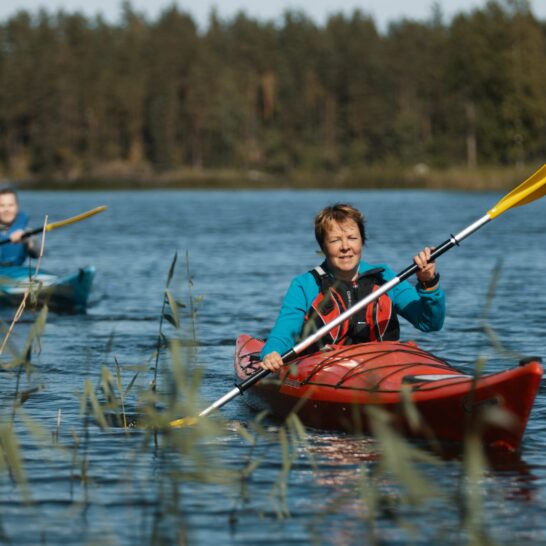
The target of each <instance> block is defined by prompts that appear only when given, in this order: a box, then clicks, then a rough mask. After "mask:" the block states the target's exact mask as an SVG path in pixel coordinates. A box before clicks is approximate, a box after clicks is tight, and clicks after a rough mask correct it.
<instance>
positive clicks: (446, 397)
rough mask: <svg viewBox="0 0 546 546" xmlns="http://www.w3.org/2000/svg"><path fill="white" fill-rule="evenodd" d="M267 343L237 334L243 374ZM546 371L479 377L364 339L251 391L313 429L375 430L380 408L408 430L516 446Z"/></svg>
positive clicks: (529, 367)
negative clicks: (376, 411) (475, 436)
mask: <svg viewBox="0 0 546 546" xmlns="http://www.w3.org/2000/svg"><path fill="white" fill-rule="evenodd" d="M262 346H263V342H262V341H260V340H257V339H255V338H252V337H250V336H248V335H242V336H240V337H239V338H238V340H237V343H236V352H235V372H236V376H237V378H238V379H239V380H244V379H246V378H247V377H248V376H249V375H251V374H252V373H253V372H254V371H255V370H257V369H258V361H259V357H258V356H257V355H258V354H259V352H260V350H261V348H262ZM542 374H543V369H542V366H541V363H540V359H538V358H533V359H529V361H528V362H526V363H524V364H522V365H520V366H517V367H515V368H512V369H510V370H506V371H504V372H500V373H495V374H488V375H483V376H481V377H479V378H477V379H476V378H475V377H474V376H473V375H466V374H462V373H461V372H459V371H457V370H456V369H454V368H453V367H451V366H450V365H449V364H447V363H446V362H445V361H442V360H440V359H439V358H438V357H436V356H435V355H433V354H431V353H428V352H426V351H423V350H422V349H420V348H419V347H417V345H415V344H414V343H411V342H410V343H401V342H383V343H365V344H359V345H353V346H348V347H344V346H338V347H334V348H333V350H331V351H326V352H321V353H315V354H312V355H306V356H303V357H300V358H298V359H296V360H295V361H294V362H293V363H292V364H291V365H290V366H287V367H286V368H285V370H283V371H282V372H281V374H280V375H278V374H275V375H271V376H268V377H267V378H265V379H263V380H262V381H260V382H259V383H258V384H256V385H255V386H254V387H253V388H252V389H249V390H248V391H247V392H245V393H244V398H245V400H246V401H247V402H248V403H249V405H251V406H252V407H254V408H255V409H258V410H263V409H266V410H268V411H269V412H270V413H271V414H272V415H274V416H276V417H279V418H285V417H286V416H288V415H289V414H290V413H291V412H292V411H296V412H297V414H298V416H299V418H300V419H301V421H302V422H303V423H304V424H305V425H306V426H309V427H314V428H320V429H329V430H342V431H348V432H369V431H370V429H371V428H373V425H374V419H373V409H372V408H376V409H381V410H384V411H385V412H387V414H388V415H389V420H390V422H391V423H392V424H393V425H394V426H395V427H396V428H397V429H398V430H400V431H401V432H402V433H403V434H405V435H406V436H410V437H415V438H426V439H429V440H431V439H435V440H440V441H450V442H462V441H463V439H464V437H465V434H467V433H468V432H469V431H471V430H473V431H476V432H478V433H479V434H480V436H481V437H482V439H483V442H484V444H485V445H486V446H488V447H491V448H499V449H507V450H517V449H519V447H520V444H521V440H522V438H523V434H524V432H525V427H526V425H527V421H528V418H529V415H530V412H531V409H532V407H533V403H534V400H535V397H536V394H537V391H538V388H539V386H540V380H541V377H542ZM371 409H372V411H370V410H371ZM415 410H417V411H415ZM493 410H494V411H493Z"/></svg>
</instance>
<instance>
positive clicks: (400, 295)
mask: <svg viewBox="0 0 546 546" xmlns="http://www.w3.org/2000/svg"><path fill="white" fill-rule="evenodd" d="M315 238H316V240H317V242H318V244H319V246H320V248H321V250H322V252H323V253H324V255H325V256H326V259H325V260H324V262H323V263H322V264H321V265H320V266H319V267H316V268H315V269H313V270H312V271H308V272H307V273H304V274H303V275H299V276H298V277H296V278H294V279H293V280H292V283H291V284H290V287H289V288H288V291H287V293H286V295H285V297H284V300H283V302H282V305H281V310H280V312H279V315H278V317H277V320H276V322H275V325H274V327H273V330H272V331H271V333H270V335H269V337H268V338H267V342H266V344H265V345H264V348H263V350H262V353H261V357H262V364H261V365H262V367H263V368H265V369H268V370H270V371H273V372H274V371H278V370H279V369H280V368H281V366H282V365H283V361H282V359H281V355H282V354H283V353H285V352H286V351H288V350H290V349H291V348H292V347H293V346H294V345H295V344H296V343H297V342H298V341H299V340H302V339H304V338H306V337H307V336H309V335H310V334H312V333H313V332H315V331H316V330H317V329H318V328H320V327H321V326H323V325H324V324H326V323H328V322H330V321H331V320H333V319H335V318H336V317H337V316H339V315H340V314H341V313H342V312H343V311H345V310H346V309H348V308H349V307H351V306H352V305H354V303H356V301H358V300H361V299H362V298H364V297H366V296H367V295H369V294H370V293H371V292H372V291H373V290H375V289H377V288H378V287H379V286H381V285H382V284H384V283H385V282H388V281H389V280H391V279H393V278H394V277H395V276H396V274H395V272H394V271H393V270H392V269H391V268H390V267H388V266H387V265H384V264H380V265H372V264H368V263H367V262H365V261H362V260H361V255H362V248H363V247H364V244H365V241H366V232H365V229H364V217H363V215H362V213H361V212H360V211H359V210H357V209H356V208H354V207H352V206H351V205H349V204H346V203H337V204H334V205H331V206H328V207H326V208H324V209H323V210H322V211H320V212H319V213H318V214H317V216H316V217H315ZM431 251H432V249H431V248H429V247H425V248H424V249H423V250H422V251H421V252H419V253H418V254H417V255H416V256H415V257H414V258H413V260H414V262H415V264H416V265H417V267H418V270H417V273H416V276H417V281H418V282H417V286H416V287H415V286H413V285H412V284H411V283H409V282H408V281H402V282H400V283H399V284H398V285H396V286H395V287H394V288H392V289H391V290H389V291H388V292H387V293H386V294H383V295H381V296H380V297H379V298H378V299H377V300H375V301H374V302H372V303H370V304H369V305H368V306H367V307H366V308H365V309H363V310H360V311H358V312H357V313H355V314H354V315H352V316H351V317H350V318H349V319H347V320H346V321H345V322H343V323H342V324H341V325H339V326H337V327H335V328H334V329H333V330H331V331H330V332H329V333H328V334H327V335H326V336H324V337H323V338H322V339H321V340H319V341H318V342H317V343H316V344H315V345H314V346H312V347H311V348H309V349H308V350H307V351H308V352H313V351H317V350H321V349H324V348H327V346H328V345H331V344H346V345H349V344H354V343H364V342H369V341H394V340H397V339H399V337H400V328H399V323H398V315H401V316H402V317H404V318H405V319H406V320H408V321H409V322H410V323H411V324H413V326H415V327H416V328H417V329H419V330H421V331H423V332H432V331H436V330H440V329H441V328H442V326H443V323H444V318H445V294H444V291H443V290H442V289H441V288H440V285H439V280H440V275H439V274H438V273H437V272H436V265H435V264H434V262H430V261H429V260H430V256H431Z"/></svg>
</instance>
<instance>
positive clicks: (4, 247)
mask: <svg viewBox="0 0 546 546" xmlns="http://www.w3.org/2000/svg"><path fill="white" fill-rule="evenodd" d="M27 227H28V216H27V214H26V213H25V212H22V211H20V210H19V200H18V199H17V194H16V193H15V190H14V189H13V188H0V267H8V266H14V265H22V264H23V263H24V262H25V260H26V259H27V256H29V257H31V258H37V257H38V250H37V249H36V248H35V246H34V241H33V239H32V238H30V237H27V238H25V231H26V229H27ZM7 241H9V243H8V242H7Z"/></svg>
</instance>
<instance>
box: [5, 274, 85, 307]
mask: <svg viewBox="0 0 546 546" xmlns="http://www.w3.org/2000/svg"><path fill="white" fill-rule="evenodd" d="M95 273H96V270H95V268H94V267H93V266H87V267H83V268H80V269H79V270H78V271H76V272H74V273H71V274H68V275H64V276H59V275H55V274H53V273H49V272H47V271H41V272H39V273H38V275H37V276H36V277H35V279H34V280H33V282H32V284H31V283H30V281H29V278H30V275H31V274H33V271H32V270H29V268H28V267H25V266H20V267H0V306H11V307H16V306H18V305H19V304H20V303H21V300H22V299H23V297H24V294H25V292H26V291H27V290H28V288H29V286H30V287H31V291H30V295H29V298H30V299H29V304H36V305H37V306H38V307H41V306H43V305H45V304H47V305H48V307H49V309H51V310H52V311H58V312H75V313H80V312H83V311H85V309H86V308H87V302H88V299H89V294H90V292H91V287H92V284H93V279H94V278H95Z"/></svg>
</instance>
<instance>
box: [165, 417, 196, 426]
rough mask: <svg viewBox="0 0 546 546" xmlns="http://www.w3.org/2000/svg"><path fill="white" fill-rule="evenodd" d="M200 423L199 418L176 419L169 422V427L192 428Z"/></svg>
mask: <svg viewBox="0 0 546 546" xmlns="http://www.w3.org/2000/svg"><path fill="white" fill-rule="evenodd" d="M197 423H198V419H197V417H182V418H181V419H175V420H174V421H170V422H169V426H170V427H172V428H182V427H192V426H193V425H196V424H197Z"/></svg>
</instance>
